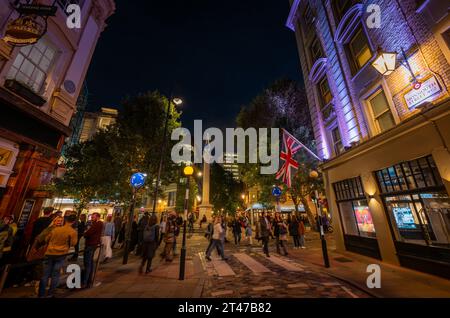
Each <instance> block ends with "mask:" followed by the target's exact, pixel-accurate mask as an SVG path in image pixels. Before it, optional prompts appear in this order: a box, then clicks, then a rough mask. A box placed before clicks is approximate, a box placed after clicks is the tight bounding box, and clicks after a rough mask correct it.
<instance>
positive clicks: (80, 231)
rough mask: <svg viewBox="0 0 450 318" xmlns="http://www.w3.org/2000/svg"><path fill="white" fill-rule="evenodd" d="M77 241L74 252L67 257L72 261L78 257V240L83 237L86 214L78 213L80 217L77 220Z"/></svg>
mask: <svg viewBox="0 0 450 318" xmlns="http://www.w3.org/2000/svg"><path fill="white" fill-rule="evenodd" d="M76 228H77V236H78V239H77V243H76V244H75V246H74V247H75V253H74V254H73V256H72V257H71V258H70V259H69V260H70V261H72V262H75V261H76V260H77V259H78V255H79V254H80V240H81V238H82V237H83V234H84V232H86V214H82V215H80V219H79V220H78V222H77V227H76Z"/></svg>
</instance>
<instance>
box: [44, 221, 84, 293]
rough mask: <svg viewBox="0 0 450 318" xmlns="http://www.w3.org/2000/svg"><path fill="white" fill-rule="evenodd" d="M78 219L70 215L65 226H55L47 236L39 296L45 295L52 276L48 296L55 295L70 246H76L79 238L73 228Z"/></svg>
mask: <svg viewBox="0 0 450 318" xmlns="http://www.w3.org/2000/svg"><path fill="white" fill-rule="evenodd" d="M76 220H77V217H76V215H73V214H72V215H70V216H68V217H67V219H66V224H64V226H58V227H55V228H53V229H52V230H51V231H50V232H49V234H48V235H47V237H46V238H45V241H46V242H48V246H47V250H46V252H45V257H46V260H45V263H44V275H43V276H42V278H41V281H40V283H39V293H38V297H39V298H43V297H45V289H46V287H47V283H48V280H49V278H51V283H50V289H49V290H48V294H47V296H48V297H53V293H54V291H55V289H56V287H58V284H59V276H60V272H61V268H62V267H63V265H64V261H65V260H66V256H67V254H68V253H69V250H70V248H71V247H72V246H75V244H76V243H77V240H78V235H77V232H76V231H75V230H74V228H73V224H74V223H75V222H76Z"/></svg>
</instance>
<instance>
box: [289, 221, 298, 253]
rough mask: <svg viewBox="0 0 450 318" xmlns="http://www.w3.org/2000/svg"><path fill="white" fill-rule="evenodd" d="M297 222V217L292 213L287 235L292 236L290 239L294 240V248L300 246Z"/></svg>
mask: <svg viewBox="0 0 450 318" xmlns="http://www.w3.org/2000/svg"><path fill="white" fill-rule="evenodd" d="M299 225H300V224H299V222H298V219H297V217H296V216H295V215H294V216H293V217H292V219H291V223H289V235H290V236H292V240H293V241H294V248H295V249H298V248H300V238H299V234H298V230H299Z"/></svg>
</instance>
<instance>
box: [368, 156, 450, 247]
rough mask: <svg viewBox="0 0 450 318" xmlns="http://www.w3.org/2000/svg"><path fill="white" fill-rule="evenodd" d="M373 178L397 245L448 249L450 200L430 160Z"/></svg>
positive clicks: (409, 163)
mask: <svg viewBox="0 0 450 318" xmlns="http://www.w3.org/2000/svg"><path fill="white" fill-rule="evenodd" d="M375 175H376V178H377V181H378V185H379V187H380V191H381V195H382V197H383V201H384V203H385V207H386V211H387V213H388V216H389V219H390V223H391V226H392V229H393V232H394V234H395V239H396V240H397V241H399V242H405V243H411V244H419V245H428V246H438V247H443V248H450V198H449V196H448V195H447V193H446V191H445V187H444V185H443V181H442V178H441V177H440V175H439V172H438V170H437V167H436V164H435V162H434V160H433V158H432V156H428V157H423V158H420V159H416V160H411V161H407V162H402V163H399V164H397V165H394V166H392V167H389V168H386V169H383V170H379V171H376V172H375Z"/></svg>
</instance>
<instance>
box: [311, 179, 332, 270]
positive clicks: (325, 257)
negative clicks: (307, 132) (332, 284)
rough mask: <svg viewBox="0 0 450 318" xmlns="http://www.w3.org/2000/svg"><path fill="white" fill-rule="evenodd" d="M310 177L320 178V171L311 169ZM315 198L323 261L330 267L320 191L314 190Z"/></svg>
mask: <svg viewBox="0 0 450 318" xmlns="http://www.w3.org/2000/svg"><path fill="white" fill-rule="evenodd" d="M309 177H310V178H311V179H317V178H319V173H318V172H317V171H315V170H313V171H311V172H310V174H309ZM314 196H315V199H314V200H313V201H314V205H315V206H316V210H317V217H318V223H319V230H320V240H321V242H322V255H323V262H324V265H325V267H326V268H329V267H330V260H329V259H328V249H327V241H326V239H325V233H324V230H323V223H322V209H321V207H320V203H319V191H317V190H315V191H314Z"/></svg>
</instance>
